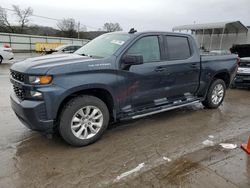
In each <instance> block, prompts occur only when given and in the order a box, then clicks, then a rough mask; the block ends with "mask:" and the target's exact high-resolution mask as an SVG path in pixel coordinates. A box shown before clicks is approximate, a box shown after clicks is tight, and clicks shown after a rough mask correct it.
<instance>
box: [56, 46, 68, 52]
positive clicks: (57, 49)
mask: <svg viewBox="0 0 250 188" xmlns="http://www.w3.org/2000/svg"><path fill="white" fill-rule="evenodd" d="M66 46H67V45H60V46H58V47H57V48H55V50H56V51H59V50H61V49H63V48H65V47H66Z"/></svg>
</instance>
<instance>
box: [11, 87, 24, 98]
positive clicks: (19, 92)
mask: <svg viewBox="0 0 250 188" xmlns="http://www.w3.org/2000/svg"><path fill="white" fill-rule="evenodd" d="M13 89H14V92H15V94H16V96H17V97H18V98H19V99H21V100H24V96H25V91H24V90H23V89H21V88H19V87H17V86H15V85H13Z"/></svg>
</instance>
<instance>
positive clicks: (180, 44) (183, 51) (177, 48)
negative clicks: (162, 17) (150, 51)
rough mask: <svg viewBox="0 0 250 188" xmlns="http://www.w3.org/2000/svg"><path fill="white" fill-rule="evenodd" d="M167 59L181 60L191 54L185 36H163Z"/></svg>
mask: <svg viewBox="0 0 250 188" xmlns="http://www.w3.org/2000/svg"><path fill="white" fill-rule="evenodd" d="M165 46H166V47H167V48H166V51H167V55H168V60H182V59H187V58H189V57H190V56H191V51H190V47H189V42H188V38H187V37H175V36H165Z"/></svg>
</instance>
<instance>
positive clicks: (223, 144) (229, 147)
mask: <svg viewBox="0 0 250 188" xmlns="http://www.w3.org/2000/svg"><path fill="white" fill-rule="evenodd" d="M219 145H220V146H221V147H223V148H225V149H235V148H237V144H230V143H220V144H219Z"/></svg>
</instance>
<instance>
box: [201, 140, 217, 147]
mask: <svg viewBox="0 0 250 188" xmlns="http://www.w3.org/2000/svg"><path fill="white" fill-rule="evenodd" d="M202 144H203V145H205V146H214V142H213V141H212V140H204V141H203V142H202Z"/></svg>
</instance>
